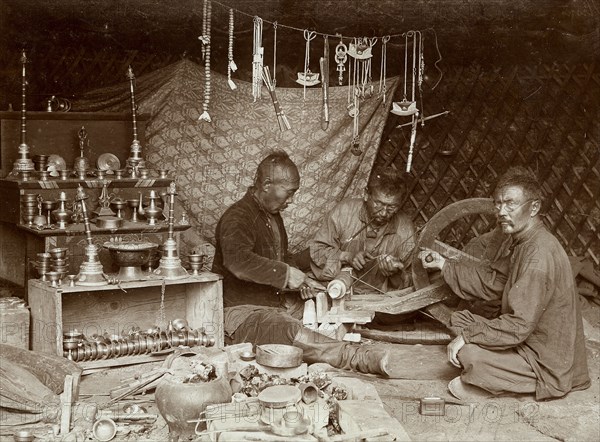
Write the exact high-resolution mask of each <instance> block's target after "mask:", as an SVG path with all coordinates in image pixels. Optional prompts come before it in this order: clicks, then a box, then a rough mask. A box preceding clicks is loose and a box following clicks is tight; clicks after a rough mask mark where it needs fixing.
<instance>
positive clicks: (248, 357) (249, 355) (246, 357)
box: [240, 351, 256, 361]
mask: <svg viewBox="0 0 600 442" xmlns="http://www.w3.org/2000/svg"><path fill="white" fill-rule="evenodd" d="M255 358H256V355H255V354H254V353H253V352H251V351H243V352H241V353H240V359H241V360H242V361H253V360H254V359H255Z"/></svg>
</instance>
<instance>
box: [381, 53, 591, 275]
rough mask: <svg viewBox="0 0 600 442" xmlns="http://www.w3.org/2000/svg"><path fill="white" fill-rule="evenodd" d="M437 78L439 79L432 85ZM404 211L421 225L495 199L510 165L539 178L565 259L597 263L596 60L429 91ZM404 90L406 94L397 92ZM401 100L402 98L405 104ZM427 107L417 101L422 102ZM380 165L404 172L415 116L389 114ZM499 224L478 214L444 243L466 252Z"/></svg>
mask: <svg viewBox="0 0 600 442" xmlns="http://www.w3.org/2000/svg"><path fill="white" fill-rule="evenodd" d="M435 80H437V79H435ZM424 86H425V87H424V88H423V89H424V90H423V104H422V106H421V107H422V108H423V109H424V114H425V116H427V115H431V114H436V113H440V112H443V111H449V113H448V114H447V115H445V116H441V117H438V118H435V119H431V120H428V121H426V122H425V125H424V126H421V124H419V126H418V128H417V139H416V143H415V144H416V147H415V153H414V160H413V167H412V170H411V172H410V174H409V175H408V177H407V178H408V181H409V190H410V192H409V194H408V197H407V199H406V200H405V203H404V210H406V211H407V212H409V213H411V214H412V216H413V219H414V221H415V223H416V224H417V226H419V225H422V224H423V223H425V222H426V221H427V220H428V219H429V218H430V217H431V216H432V215H433V214H434V213H436V212H437V211H438V210H439V209H441V208H442V207H444V206H446V205H448V204H449V203H451V202H453V201H457V200H460V199H464V198H470V197H481V196H485V197H488V196H491V193H492V190H493V188H494V185H495V183H496V180H497V177H498V176H499V175H501V174H502V173H503V172H504V171H506V170H507V168H508V167H509V166H511V165H524V166H526V167H528V168H530V169H531V170H533V171H534V172H536V173H537V175H538V177H539V179H540V180H541V183H542V185H543V189H544V191H545V196H546V200H545V210H544V221H545V223H546V225H547V226H548V228H549V229H550V230H551V231H552V232H553V233H554V234H555V235H556V236H557V237H558V238H559V240H560V241H561V243H562V244H563V246H564V247H565V249H566V250H567V253H568V254H569V255H573V256H586V257H589V258H591V259H592V260H593V261H594V262H595V264H596V265H598V264H599V263H600V227H599V226H600V147H599V143H600V134H599V132H600V119H599V112H598V110H599V107H600V70H599V69H598V67H597V65H595V64H582V65H561V64H553V65H547V66H535V67H526V66H518V67H503V68H485V67H482V66H478V65H473V66H469V67H454V68H448V69H446V70H445V71H444V76H443V78H442V80H441V81H440V83H439V85H438V86H437V87H436V88H435V89H434V90H431V86H433V83H432V82H429V83H427V84H425V85H424ZM398 93H399V94H401V93H402V88H399V92H398ZM400 99H401V96H400V95H399V96H398V100H400ZM419 104H420V103H419ZM390 117H391V118H390V119H389V120H388V124H387V128H386V132H385V134H384V138H383V141H382V144H381V146H380V150H379V155H378V158H377V165H381V164H385V165H392V164H393V165H394V166H395V167H397V168H399V169H401V170H404V169H405V167H406V162H407V153H408V146H409V140H410V129H411V128H410V125H409V126H404V127H400V128H399V127H397V126H398V125H402V124H404V123H406V122H409V121H410V118H409V117H397V116H395V115H393V114H390ZM494 223H495V220H493V219H490V218H487V219H486V218H484V217H473V218H472V219H465V220H462V221H460V222H457V223H455V224H453V225H452V226H450V227H449V228H448V229H446V230H445V231H444V232H442V234H441V235H440V236H441V237H440V238H439V239H441V240H443V241H445V242H447V243H449V244H451V245H454V246H457V247H460V246H462V245H464V244H465V243H466V242H467V241H468V240H469V239H470V238H472V237H473V236H474V235H476V234H478V233H481V232H484V231H487V230H489V229H490V228H491V227H492V226H493V225H494Z"/></svg>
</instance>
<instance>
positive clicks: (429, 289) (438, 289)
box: [353, 281, 453, 315]
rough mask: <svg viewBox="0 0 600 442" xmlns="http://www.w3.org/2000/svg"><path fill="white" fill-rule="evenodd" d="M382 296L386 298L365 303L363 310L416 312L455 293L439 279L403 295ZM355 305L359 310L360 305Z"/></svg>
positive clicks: (395, 312)
mask: <svg viewBox="0 0 600 442" xmlns="http://www.w3.org/2000/svg"><path fill="white" fill-rule="evenodd" d="M382 296H385V297H386V299H385V300H382V301H378V302H369V303H365V304H364V306H363V307H362V309H361V310H362V311H369V312H370V311H374V312H381V313H388V314H392V315H398V314H403V313H410V312H414V311H416V310H419V309H422V308H423V307H427V306H428V305H431V304H434V303H436V302H440V301H443V300H444V299H448V298H450V297H451V296H453V295H452V291H451V290H450V288H449V287H448V286H447V285H446V284H445V283H444V282H443V281H437V282H435V283H433V284H430V285H428V286H426V287H424V288H422V289H420V290H416V291H414V292H412V293H410V294H406V295H404V296H401V297H397V296H394V297H388V296H387V294H386V295H382ZM353 302H354V301H353ZM354 305H355V307H356V309H357V310H358V306H357V305H356V304H354Z"/></svg>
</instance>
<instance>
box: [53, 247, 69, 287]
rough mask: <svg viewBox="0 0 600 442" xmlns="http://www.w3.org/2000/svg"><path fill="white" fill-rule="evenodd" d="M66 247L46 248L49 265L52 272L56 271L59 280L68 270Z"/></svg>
mask: <svg viewBox="0 0 600 442" xmlns="http://www.w3.org/2000/svg"><path fill="white" fill-rule="evenodd" d="M67 250H68V249H67V248H65V247H55V248H53V249H50V250H48V253H49V254H50V257H51V260H50V267H51V269H52V271H53V272H56V273H58V274H59V275H60V276H59V277H58V279H59V281H60V280H62V279H63V278H64V277H65V275H66V274H67V273H68V271H69V257H68V256H67Z"/></svg>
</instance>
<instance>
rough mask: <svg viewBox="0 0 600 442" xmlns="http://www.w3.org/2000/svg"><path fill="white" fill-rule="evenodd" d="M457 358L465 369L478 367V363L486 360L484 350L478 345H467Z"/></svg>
mask: <svg viewBox="0 0 600 442" xmlns="http://www.w3.org/2000/svg"><path fill="white" fill-rule="evenodd" d="M457 357H458V360H459V361H460V363H461V364H462V366H463V367H467V366H470V365H477V363H478V362H482V361H484V360H485V354H484V350H483V349H482V348H481V347H480V346H479V345H477V344H465V345H464V346H463V347H462V348H461V349H460V351H459V352H458V356H457Z"/></svg>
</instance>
